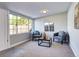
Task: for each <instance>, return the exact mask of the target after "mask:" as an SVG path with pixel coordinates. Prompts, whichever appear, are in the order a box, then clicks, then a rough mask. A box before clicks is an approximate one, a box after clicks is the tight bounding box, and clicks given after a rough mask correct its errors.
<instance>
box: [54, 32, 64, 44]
mask: <svg viewBox="0 0 79 59" xmlns="http://www.w3.org/2000/svg"><path fill="white" fill-rule="evenodd" d="M64 39H65V32H64V31H60V32H57V33H54V35H53V42H54V41H56V42H60V43H61V44H63V40H64Z"/></svg>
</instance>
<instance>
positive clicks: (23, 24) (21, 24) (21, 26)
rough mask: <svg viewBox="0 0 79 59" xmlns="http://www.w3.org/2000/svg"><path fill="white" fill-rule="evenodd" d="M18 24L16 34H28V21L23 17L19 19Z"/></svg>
mask: <svg viewBox="0 0 79 59" xmlns="http://www.w3.org/2000/svg"><path fill="white" fill-rule="evenodd" d="M17 22H18V33H26V32H28V19H27V18H25V17H19V19H18V20H17Z"/></svg>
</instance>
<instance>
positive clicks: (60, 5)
mask: <svg viewBox="0 0 79 59" xmlns="http://www.w3.org/2000/svg"><path fill="white" fill-rule="evenodd" d="M0 5H1V6H3V7H6V8H7V9H10V10H12V11H15V12H18V13H21V14H23V15H26V16H29V17H31V18H39V17H44V16H48V15H53V14H56V13H61V12H66V11H67V10H68V8H69V6H70V5H71V2H3V3H2V2H1V3H0ZM42 9H48V12H47V14H43V13H41V12H40V11H41V10H42Z"/></svg>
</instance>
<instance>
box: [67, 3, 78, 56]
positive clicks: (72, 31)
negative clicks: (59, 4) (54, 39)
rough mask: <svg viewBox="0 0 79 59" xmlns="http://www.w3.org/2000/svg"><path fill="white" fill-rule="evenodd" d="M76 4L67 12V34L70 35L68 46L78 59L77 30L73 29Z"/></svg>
mask: <svg viewBox="0 0 79 59" xmlns="http://www.w3.org/2000/svg"><path fill="white" fill-rule="evenodd" d="M76 4H77V3H73V4H72V5H71V7H70V8H69V10H68V18H67V19H68V32H69V35H70V46H71V48H72V50H73V52H74V53H75V55H76V56H78V57H79V46H78V45H79V29H75V28H74V9H75V5H76Z"/></svg>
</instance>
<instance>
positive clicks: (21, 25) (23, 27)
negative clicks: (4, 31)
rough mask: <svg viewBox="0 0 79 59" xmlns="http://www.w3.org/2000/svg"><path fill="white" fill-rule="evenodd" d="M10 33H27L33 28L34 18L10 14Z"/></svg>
mask: <svg viewBox="0 0 79 59" xmlns="http://www.w3.org/2000/svg"><path fill="white" fill-rule="evenodd" d="M9 29H10V34H19V33H27V32H29V31H31V30H32V20H31V19H29V18H26V17H23V16H16V15H13V14H9Z"/></svg>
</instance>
